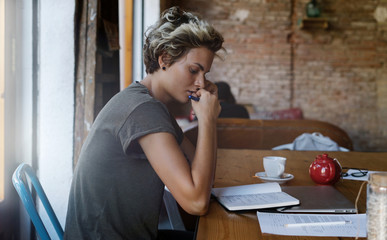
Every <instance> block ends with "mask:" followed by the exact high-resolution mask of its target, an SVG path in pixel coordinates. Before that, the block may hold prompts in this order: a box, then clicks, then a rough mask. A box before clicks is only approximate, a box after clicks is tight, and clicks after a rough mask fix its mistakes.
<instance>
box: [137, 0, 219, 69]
mask: <svg viewBox="0 0 387 240" xmlns="http://www.w3.org/2000/svg"><path fill="white" fill-rule="evenodd" d="M223 41H224V40H223V37H222V35H221V34H220V33H219V32H218V31H216V30H215V28H214V27H212V26H211V25H210V24H209V23H208V22H206V21H204V20H202V19H200V18H199V17H198V16H195V15H194V14H192V13H190V12H185V11H182V10H181V9H180V8H179V7H171V8H169V9H167V10H165V11H164V12H163V14H162V17H161V18H160V19H159V20H158V21H157V22H156V23H155V24H154V25H152V26H151V27H149V28H148V30H147V31H146V33H145V43H144V48H143V55H144V64H145V68H146V72H147V73H148V74H151V73H153V72H155V71H157V70H158V69H159V68H160V66H159V63H158V58H159V56H164V58H163V61H165V62H166V63H167V64H168V65H172V64H173V63H175V62H176V61H177V60H178V59H179V58H181V57H183V56H184V55H185V54H187V53H188V51H189V50H191V49H193V48H198V47H206V48H208V49H209V50H211V51H213V52H214V53H216V52H217V51H219V50H220V49H223V47H222V44H223Z"/></svg>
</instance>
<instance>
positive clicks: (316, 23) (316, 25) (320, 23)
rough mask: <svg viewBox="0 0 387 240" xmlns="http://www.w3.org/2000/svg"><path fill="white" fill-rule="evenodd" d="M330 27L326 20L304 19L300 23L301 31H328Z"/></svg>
mask: <svg viewBox="0 0 387 240" xmlns="http://www.w3.org/2000/svg"><path fill="white" fill-rule="evenodd" d="M328 26H329V24H328V19H326V18H304V19H300V20H299V21H298V27H299V28H301V29H327V28H328Z"/></svg>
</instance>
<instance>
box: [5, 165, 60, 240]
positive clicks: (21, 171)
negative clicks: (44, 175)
mask: <svg viewBox="0 0 387 240" xmlns="http://www.w3.org/2000/svg"><path fill="white" fill-rule="evenodd" d="M27 176H28V177H29V180H30V182H31V184H32V185H31V186H30V184H29V183H28V181H27ZM12 182H13V185H14V187H15V189H16V191H17V193H18V194H19V196H20V198H21V201H22V202H23V205H24V207H25V208H26V210H27V212H28V214H29V216H30V218H31V220H32V223H33V224H34V226H35V229H36V231H37V233H38V235H39V237H40V238H41V239H44V240H45V239H51V238H50V236H49V234H48V232H47V229H46V227H45V226H47V224H43V222H42V219H41V218H40V216H39V213H38V211H37V209H36V206H35V202H34V200H33V198H32V194H31V190H32V186H33V187H34V189H35V191H36V193H37V195H38V196H39V198H40V200H41V202H42V204H43V206H44V208H45V210H46V212H47V214H48V216H49V218H50V221H51V224H52V225H53V226H54V228H55V231H56V233H57V234H58V236H59V238H60V239H63V229H62V227H61V225H60V223H59V221H58V218H57V217H56V215H55V213H54V210H53V209H52V207H51V204H50V202H49V201H48V199H47V196H46V194H45V193H44V190H43V188H42V185H41V184H40V182H39V179H38V178H37V177H36V175H35V172H34V170H33V169H32V168H31V167H30V166H29V165H28V164H25V163H22V164H20V165H19V166H18V168H17V169H16V170H15V172H14V173H13V176H12Z"/></svg>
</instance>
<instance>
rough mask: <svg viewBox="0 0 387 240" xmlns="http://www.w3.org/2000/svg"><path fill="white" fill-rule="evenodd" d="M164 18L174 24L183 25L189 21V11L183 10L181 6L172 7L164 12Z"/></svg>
mask: <svg viewBox="0 0 387 240" xmlns="http://www.w3.org/2000/svg"><path fill="white" fill-rule="evenodd" d="M162 18H164V19H165V20H166V21H168V22H170V23H172V24H174V25H181V24H183V23H188V22H189V18H188V16H187V13H186V12H184V11H183V10H181V9H180V8H179V7H171V8H169V9H167V10H165V11H164V12H163V15H162Z"/></svg>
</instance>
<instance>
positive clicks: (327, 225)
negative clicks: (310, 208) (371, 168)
mask: <svg viewBox="0 0 387 240" xmlns="http://www.w3.org/2000/svg"><path fill="white" fill-rule="evenodd" d="M257 216H258V221H259V225H260V227H261V231H262V233H270V234H277V235H289V236H320V237H366V236H367V229H366V226H367V217H366V214H281V213H263V212H257ZM315 223H317V224H315Z"/></svg>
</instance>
